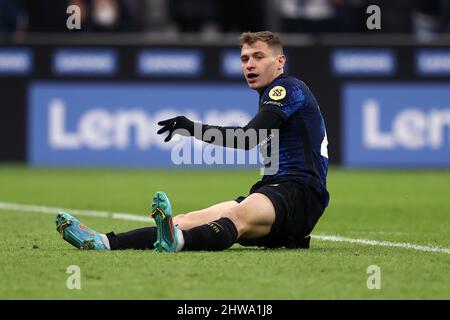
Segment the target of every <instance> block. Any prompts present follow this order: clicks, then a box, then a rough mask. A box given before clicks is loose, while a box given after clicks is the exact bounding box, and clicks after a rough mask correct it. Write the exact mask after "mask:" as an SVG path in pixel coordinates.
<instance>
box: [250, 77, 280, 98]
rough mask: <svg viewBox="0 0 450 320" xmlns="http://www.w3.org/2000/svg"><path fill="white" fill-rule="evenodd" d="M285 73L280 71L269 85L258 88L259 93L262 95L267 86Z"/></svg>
mask: <svg viewBox="0 0 450 320" xmlns="http://www.w3.org/2000/svg"><path fill="white" fill-rule="evenodd" d="M283 74H284V72H281V73H278V74H277V75H276V76H275V77H274V78H273V79H272V81H270V83H269V84H268V85H267V86H264V87H262V88H259V89H257V91H258V93H259V95H260V96H261V95H262V94H263V93H264V91H266V89H267V87H269V86H270V85H271V84H272V83H273V82H274V81H275V80H276V79H278V78H279V77H281V76H282V75H283Z"/></svg>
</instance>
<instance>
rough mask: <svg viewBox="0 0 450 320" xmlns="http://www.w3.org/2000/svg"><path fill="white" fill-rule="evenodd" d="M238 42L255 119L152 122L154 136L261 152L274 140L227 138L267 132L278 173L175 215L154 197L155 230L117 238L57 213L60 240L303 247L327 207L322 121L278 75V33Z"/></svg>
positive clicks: (172, 247) (161, 246) (298, 85)
mask: <svg viewBox="0 0 450 320" xmlns="http://www.w3.org/2000/svg"><path fill="white" fill-rule="evenodd" d="M240 43H241V61H242V71H243V74H244V77H245V79H246V81H247V84H248V86H249V87H250V88H251V89H253V90H257V91H258V93H259V96H260V99H259V110H258V112H257V113H256V115H255V116H254V118H253V119H252V120H251V121H250V122H249V123H248V124H247V125H246V126H244V127H220V126H210V125H207V124H199V123H194V122H192V121H190V120H189V119H187V118H186V117H184V116H178V117H175V118H172V119H167V120H164V121H161V122H159V123H158V124H159V125H161V126H162V128H161V129H160V130H159V131H158V134H164V133H166V132H167V133H168V135H167V137H166V138H165V141H166V142H167V141H169V140H170V139H171V138H172V137H173V136H174V135H175V134H177V133H180V130H182V132H183V133H182V134H184V135H190V136H194V137H195V138H197V139H201V140H203V141H205V142H209V143H215V144H219V145H222V146H225V147H232V148H244V149H250V148H253V147H254V146H255V145H256V144H260V146H261V145H263V144H264V148H267V149H269V150H271V148H272V147H274V146H273V145H272V140H274V139H264V140H262V136H260V135H259V134H257V135H256V137H257V140H256V141H250V140H251V139H246V140H245V143H244V144H242V143H240V144H239V143H238V141H237V139H235V138H233V139H231V138H230V139H228V140H227V138H226V137H228V135H227V134H226V133H227V132H230V131H231V132H232V133H241V134H243V135H245V134H246V133H248V132H250V131H251V130H255V132H257V133H259V132H260V130H261V129H266V130H269V131H270V132H271V134H272V133H275V134H277V137H278V146H277V147H274V148H273V149H274V150H271V151H270V152H272V153H273V152H278V163H277V164H276V167H277V168H278V170H277V171H276V172H272V173H270V174H269V173H268V174H265V175H264V176H263V177H262V179H261V181H259V182H257V183H256V184H255V185H253V186H252V187H251V189H250V192H249V195H248V196H246V197H244V196H240V197H238V198H236V199H235V200H232V201H226V202H222V203H219V204H216V205H213V206H211V207H209V208H206V209H203V210H199V211H194V212H189V213H185V214H178V215H176V216H172V208H171V205H170V201H169V199H168V197H167V196H166V194H164V192H156V193H155V195H154V197H153V204H152V206H151V211H152V217H153V218H154V220H155V222H156V227H146V228H141V229H137V230H132V231H129V232H125V233H120V234H114V233H113V232H111V233H108V234H101V233H98V232H96V231H94V230H92V229H90V228H88V227H86V226H84V225H82V224H81V223H80V222H79V221H78V220H77V219H76V218H74V217H73V216H71V215H70V214H67V213H64V212H60V213H59V214H58V215H57V219H56V225H57V230H58V231H59V232H60V233H61V235H62V237H63V238H64V239H65V240H67V241H68V242H69V243H71V244H72V245H74V246H76V247H77V248H80V249H111V250H117V249H155V250H156V251H158V252H161V251H167V252H177V251H181V250H186V251H189V250H208V251H217V250H224V249H227V248H229V247H231V246H232V245H233V244H235V243H239V244H241V245H243V246H259V247H265V248H279V247H287V248H309V240H310V233H311V231H312V230H313V228H314V226H315V225H316V223H317V221H318V220H319V218H320V217H321V216H322V213H323V212H324V210H325V208H326V207H327V206H328V202H329V194H328V191H327V189H326V177H327V171H328V154H327V144H328V142H327V136H326V130H325V123H324V119H323V117H322V114H321V112H320V109H319V105H318V103H317V101H316V98H315V97H314V95H313V94H312V92H311V91H310V89H309V88H308V87H307V86H306V84H305V83H304V82H302V81H301V80H299V79H296V78H294V77H291V76H288V75H285V74H284V70H283V69H284V65H285V61H286V58H285V56H284V54H283V47H282V43H281V41H280V38H279V36H278V35H277V34H275V33H272V32H269V31H263V32H255V33H251V32H246V33H243V34H242V35H241V37H240ZM209 129H216V130H218V131H219V132H221V133H222V137H223V139H219V140H217V141H216V140H215V139H213V138H207V137H206V136H205V135H204V133H205V132H207V130H209ZM216 132H217V131H216ZM209 136H210V135H209ZM235 136H236V137H238V136H239V134H236V135H235ZM269 137H270V136H269ZM220 140H221V141H220ZM271 165H272V166H273V163H272V164H271Z"/></svg>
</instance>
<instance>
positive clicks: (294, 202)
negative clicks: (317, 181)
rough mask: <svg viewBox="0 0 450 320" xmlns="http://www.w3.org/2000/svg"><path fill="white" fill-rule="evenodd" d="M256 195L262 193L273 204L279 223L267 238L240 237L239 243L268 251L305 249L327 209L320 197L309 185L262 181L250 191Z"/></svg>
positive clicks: (276, 222) (242, 198) (293, 182)
mask: <svg viewBox="0 0 450 320" xmlns="http://www.w3.org/2000/svg"><path fill="white" fill-rule="evenodd" d="M252 193H262V194H264V195H265V196H267V197H268V198H269V199H270V200H271V201H272V204H273V206H274V208H275V222H274V223H273V224H272V227H271V229H270V232H269V233H268V234H267V235H265V236H263V237H261V238H256V239H243V238H240V239H239V240H238V243H239V244H240V245H243V246H258V247H265V248H280V247H288V248H302V247H305V246H304V245H303V244H304V242H305V237H308V236H309V235H310V233H311V232H312V230H313V229H314V226H315V225H316V223H317V221H318V220H319V218H320V217H321V216H322V213H323V211H324V209H325V208H324V206H323V204H322V201H321V198H320V196H319V194H318V193H317V192H315V191H314V190H313V189H312V188H310V187H309V186H307V185H306V184H304V183H301V182H299V181H293V180H285V181H280V182H273V181H271V182H270V183H267V182H264V181H259V182H258V183H256V184H255V185H253V186H252V188H251V189H250V193H249V194H252ZM245 198H246V197H243V196H241V197H238V198H236V199H235V201H237V202H238V203H239V202H241V201H243V200H244V199H245ZM307 239H308V241H307V242H308V246H307V247H309V238H307Z"/></svg>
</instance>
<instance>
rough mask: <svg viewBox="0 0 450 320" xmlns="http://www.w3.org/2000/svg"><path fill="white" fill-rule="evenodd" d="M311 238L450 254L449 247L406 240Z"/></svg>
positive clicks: (338, 237) (324, 236)
mask: <svg viewBox="0 0 450 320" xmlns="http://www.w3.org/2000/svg"><path fill="white" fill-rule="evenodd" d="M312 238H314V239H317V240H322V241H334V242H349V243H358V244H366V245H369V246H380V247H395V248H404V249H413V250H417V251H425V252H438V253H447V254H450V248H441V247H431V246H420V245H417V244H413V243H407V242H390V241H377V240H368V239H353V238H346V237H340V236H327V235H312Z"/></svg>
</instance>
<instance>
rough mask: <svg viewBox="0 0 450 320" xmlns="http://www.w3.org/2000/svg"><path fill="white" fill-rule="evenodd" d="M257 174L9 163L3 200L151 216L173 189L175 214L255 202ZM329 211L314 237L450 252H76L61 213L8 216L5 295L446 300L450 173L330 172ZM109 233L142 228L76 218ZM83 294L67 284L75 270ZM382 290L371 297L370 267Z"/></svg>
mask: <svg viewBox="0 0 450 320" xmlns="http://www.w3.org/2000/svg"><path fill="white" fill-rule="evenodd" d="M257 179H259V176H258V174H257V173H255V172H252V171H234V170H228V171H212V170H210V171H200V170H195V171H182V170H172V171H157V170H125V169H120V170H119V169H72V170H70V169H33V168H27V167H25V166H14V165H2V166H0V202H1V203H17V204H27V205H43V206H48V207H56V208H75V209H84V210H101V211H108V212H125V213H132V214H137V215H142V216H146V214H147V211H148V208H149V202H150V199H151V196H152V194H153V193H154V192H155V191H157V190H163V191H165V192H166V193H167V194H168V195H169V197H170V198H171V202H172V206H173V208H174V211H175V213H182V212H187V211H190V210H195V209H200V208H203V207H207V206H209V205H212V204H214V203H217V202H221V201H225V200H230V199H232V198H234V197H236V196H238V195H246V194H247V192H248V190H249V188H250V186H251V185H252V184H253V183H254V182H256V180H257ZM328 184H329V190H330V194H331V202H330V206H329V207H328V209H327V210H326V212H325V214H324V216H323V217H322V219H321V220H320V221H319V223H318V225H317V226H316V229H315V230H314V234H315V235H332V236H341V237H346V238H352V239H370V240H376V241H379V242H377V243H380V242H382V241H389V242H394V243H409V244H415V245H419V246H427V247H438V248H447V252H425V251H419V250H415V249H407V248H403V247H388V246H381V245H373V246H371V245H367V244H360V243H351V242H333V241H324V240H319V239H313V240H312V241H311V249H309V250H285V249H279V250H262V249H258V248H243V247H240V246H239V245H235V246H233V247H232V248H230V249H229V250H226V251H223V252H213V253H210V252H181V253H177V254H157V253H154V252H152V251H134V250H127V251H120V252H117V251H114V252H93V251H79V250H77V249H75V248H74V247H72V246H70V245H69V244H68V243H66V242H65V241H63V240H62V239H61V238H60V236H59V235H58V233H57V232H56V231H55V223H54V219H55V214H56V212H55V213H54V214H45V213H38V212H27V211H18V210H10V209H0V236H1V239H0V270H1V271H0V299H449V298H450V253H449V252H448V248H450V172H449V171H379V170H378V171H375V170H373V171H370V170H357V171H350V170H344V169H340V168H333V167H332V168H330V171H329V180H328ZM79 219H80V220H81V221H82V222H84V223H85V224H87V225H88V226H90V227H92V228H94V229H96V230H98V231H100V232H109V231H112V230H113V231H115V232H121V231H127V230H130V229H133V228H139V227H143V226H145V223H144V222H137V221H127V220H116V219H111V218H100V217H79ZM70 265H78V266H79V267H80V270H81V289H80V290H69V289H67V287H66V281H67V278H68V277H69V276H70V275H69V274H67V273H66V270H67V268H68V266H70ZM371 265H376V266H379V268H380V272H381V288H380V289H372V290H369V289H368V288H367V279H368V277H370V276H371V274H369V273H367V268H368V267H369V266H371Z"/></svg>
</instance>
